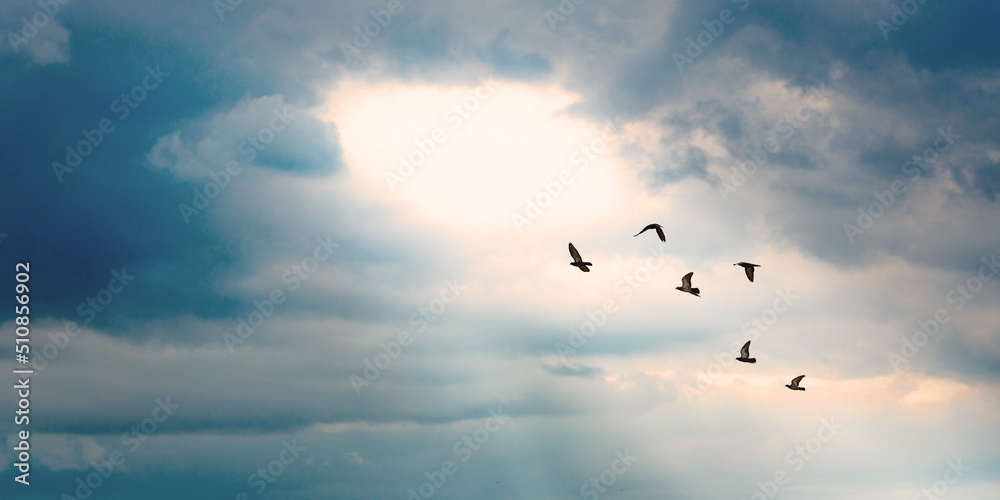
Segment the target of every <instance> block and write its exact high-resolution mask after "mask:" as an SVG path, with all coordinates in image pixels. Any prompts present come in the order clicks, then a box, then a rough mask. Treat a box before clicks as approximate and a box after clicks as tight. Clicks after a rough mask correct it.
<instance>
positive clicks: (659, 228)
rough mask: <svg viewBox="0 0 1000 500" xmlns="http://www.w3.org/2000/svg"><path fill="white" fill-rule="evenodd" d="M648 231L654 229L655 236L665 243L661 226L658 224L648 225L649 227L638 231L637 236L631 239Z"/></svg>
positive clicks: (665, 239)
mask: <svg viewBox="0 0 1000 500" xmlns="http://www.w3.org/2000/svg"><path fill="white" fill-rule="evenodd" d="M650 229H655V230H656V235H657V236H659V237H660V241H663V242H666V241H667V237H666V236H664V234H663V226H661V225H659V224H650V225H648V226H646V227H644V228H642V231H639V232H638V233H637V234H635V235H634V236H632V237H633V238H635V237H636V236H639V235H640V234H642V233H645V232H646V231H648V230H650Z"/></svg>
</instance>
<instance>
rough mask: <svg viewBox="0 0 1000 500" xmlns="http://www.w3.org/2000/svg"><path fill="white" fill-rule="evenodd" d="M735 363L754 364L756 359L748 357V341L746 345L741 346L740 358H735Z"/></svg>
mask: <svg viewBox="0 0 1000 500" xmlns="http://www.w3.org/2000/svg"><path fill="white" fill-rule="evenodd" d="M736 361H742V362H744V363H756V362H757V358H751V357H750V341H749V340H748V341H747V343H746V344H743V349H740V357H738V358H736Z"/></svg>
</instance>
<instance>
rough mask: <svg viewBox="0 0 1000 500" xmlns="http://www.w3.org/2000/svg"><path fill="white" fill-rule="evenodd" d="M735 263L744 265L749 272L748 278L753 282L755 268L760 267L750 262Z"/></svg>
mask: <svg viewBox="0 0 1000 500" xmlns="http://www.w3.org/2000/svg"><path fill="white" fill-rule="evenodd" d="M733 265H734V266H740V267H742V268H743V270H744V271H746V272H747V278H749V279H750V282H751V283H753V268H755V267H760V266H759V265H757V264H751V263H749V262H737V263H735V264H733Z"/></svg>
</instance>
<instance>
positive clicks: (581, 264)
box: [569, 224, 806, 391]
mask: <svg viewBox="0 0 1000 500" xmlns="http://www.w3.org/2000/svg"><path fill="white" fill-rule="evenodd" d="M650 229H653V230H656V235H657V236H659V238H660V241H662V242H666V241H667V236H666V235H665V234H663V226H661V225H659V224H650V225H648V226H646V227H644V228H642V231H639V232H638V233H636V234H635V236H639V235H640V234H642V233H645V232H646V231H648V230H650ZM569 254H570V256H572V257H573V262H570V263H569V265H571V266H573V267H576V268H578V269H580V270H581V271H583V272H585V273H589V272H590V266H593V265H594V264H593V263H591V262H586V261H584V260H583V258H582V257H580V252H578V251H577V250H576V247H575V246H573V244H572V243H570V244H569ZM733 265H734V266H740V267H742V268H743V271H745V272H746V275H747V279H749V280H750V282H751V283H752V282H753V270H754V268H755V267H760V266H759V265H757V264H751V263H749V262H737V263H735V264H733ZM692 276H694V271H691V272H690V273H687V274H685V275H684V276H683V277H681V286H679V287H677V289H678V290H680V291H682V292H686V293H690V294H691V295H694V296H695V297H701V295H700V294H701V290H699V289H698V288H695V287H693V286H691V277H692ZM736 361H740V362H743V363H756V362H757V358H751V357H750V341H749V340H748V341H747V343H746V344H743V348H742V349H740V357H738V358H736ZM804 377H805V375H799V376H798V377H795V378H793V379H792V382H791V383H790V384H785V387H787V388H789V389H791V390H793V391H804V390H806V389H805V387H799V382H801V381H802V379H803V378H804Z"/></svg>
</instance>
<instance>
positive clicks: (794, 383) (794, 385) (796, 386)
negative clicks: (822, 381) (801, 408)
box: [785, 375, 806, 391]
mask: <svg viewBox="0 0 1000 500" xmlns="http://www.w3.org/2000/svg"><path fill="white" fill-rule="evenodd" d="M802 377H805V375H799V376H798V377H795V378H793V379H792V383H791V384H785V387H787V388H789V389H791V390H793V391H804V390H806V388H805V387H799V382H801V381H802Z"/></svg>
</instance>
